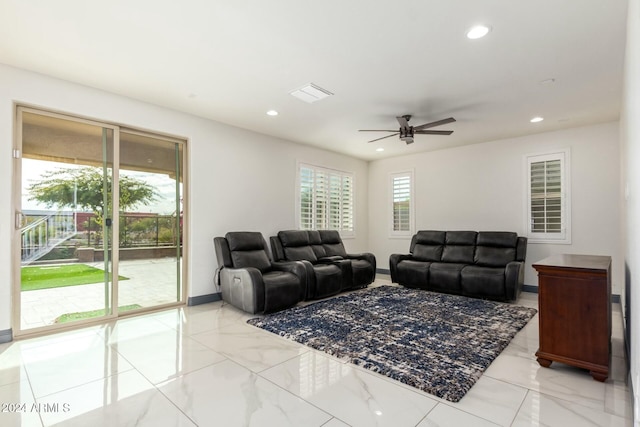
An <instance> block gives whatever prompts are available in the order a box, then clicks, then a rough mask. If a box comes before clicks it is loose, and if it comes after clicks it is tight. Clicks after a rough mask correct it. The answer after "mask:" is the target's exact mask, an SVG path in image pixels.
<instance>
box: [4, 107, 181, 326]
mask: <svg viewBox="0 0 640 427" xmlns="http://www.w3.org/2000/svg"><path fill="white" fill-rule="evenodd" d="M13 112H14V144H13V185H12V188H13V195H12V204H11V210H12V213H13V222H14V223H13V225H12V227H13V233H12V236H13V237H12V243H11V248H12V268H11V277H10V280H11V301H12V310H11V311H12V313H11V322H12V330H13V336H14V337H15V338H23V337H30V336H37V335H44V334H48V333H53V332H57V331H60V330H68V329H76V328H81V327H85V326H87V325H92V324H100V323H104V322H107V321H111V320H114V319H117V318H119V317H126V316H130V315H138V314H141V313H146V312H152V311H158V310H162V309H166V308H170V307H176V306H181V305H185V304H186V299H187V294H188V289H187V283H188V281H187V272H188V262H189V259H188V250H187V248H188V241H189V232H188V231H189V230H188V224H189V221H188V215H189V209H187V206H188V203H187V201H188V199H187V198H188V194H189V192H188V173H187V171H188V169H187V168H186V165H187V164H188V150H187V148H188V145H187V142H188V140H187V138H181V137H177V136H175V137H174V136H170V135H166V134H161V133H156V132H148V131H142V130H138V129H135V128H130V127H127V126H123V125H119V124H114V123H109V122H107V121H101V120H95V119H91V118H85V117H80V116H77V115H74V114H66V113H62V112H55V111H52V110H50V109H42V108H40V107H37V106H29V105H28V104H23V103H14V105H13ZM24 112H27V113H33V114H39V115H44V116H48V117H52V118H58V119H62V120H70V121H74V122H78V123H83V124H87V125H92V126H98V127H101V128H103V129H110V130H112V132H113V159H112V169H113V176H112V186H113V188H112V193H111V194H112V196H111V197H112V199H113V200H112V215H111V216H112V221H111V223H112V226H111V234H112V245H111V254H112V255H111V261H112V264H111V272H112V280H111V286H110V288H109V289H108V290H109V291H110V295H109V296H108V297H109V304H110V307H105V309H109V308H110V312H109V311H105V315H104V316H100V317H98V318H93V319H86V320H78V321H74V322H70V323H63V324H59V325H55V324H54V325H47V326H42V327H37V328H31V329H25V330H23V329H22V322H21V309H22V300H21V292H22V291H21V286H20V285H21V280H20V277H21V262H20V259H21V258H20V254H21V251H22V247H21V239H20V229H21V228H22V224H21V222H22V212H21V210H22V200H21V199H22V194H21V193H22V160H23V157H22V141H23V133H22V124H23V117H22V115H23V113H24ZM121 131H122V132H127V133H135V134H138V135H143V136H149V137H153V138H156V139H162V140H166V141H170V142H173V143H176V144H180V145H181V146H182V158H181V159H180V161H179V167H180V170H179V171H177V172H178V173H181V174H182V175H181V176H182V190H183V191H182V198H183V200H182V206H183V214H182V215H183V216H182V226H181V232H182V236H183V237H182V250H180V246H181V245H180V244H178V254H181V255H182V260H181V261H180V258H178V259H177V265H178V270H179V271H178V273H179V274H178V275H177V279H178V280H179V283H178V284H177V285H179V286H177V294H176V296H177V297H178V298H177V299H178V300H177V301H176V302H171V303H166V304H159V305H156V306H153V307H148V308H141V309H138V310H132V311H125V312H123V313H122V314H120V313H119V312H118V277H119V276H118V272H119V267H118V264H119V247H120V221H119V215H120V206H119V205H120V188H119V176H120V132H121ZM103 160H104V159H103ZM177 164H178V163H177ZM176 181H177V182H178V184H179V177H176ZM177 215H180V213H179V212H178V213H177ZM178 222H179V219H178ZM180 262H182V267H181V268H180V267H179V266H180Z"/></svg>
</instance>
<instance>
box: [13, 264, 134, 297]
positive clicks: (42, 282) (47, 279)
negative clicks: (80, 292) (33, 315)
mask: <svg viewBox="0 0 640 427" xmlns="http://www.w3.org/2000/svg"><path fill="white" fill-rule="evenodd" d="M109 279H111V275H109ZM118 280H128V278H127V277H123V276H118ZM101 282H104V270H100V269H99V268H94V267H90V266H88V265H85V264H67V265H55V266H54V265H44V266H39V267H22V272H21V289H22V290H23V291H34V290H37V289H48V288H61V287H64V286H76V285H87V284H89V283H101Z"/></svg>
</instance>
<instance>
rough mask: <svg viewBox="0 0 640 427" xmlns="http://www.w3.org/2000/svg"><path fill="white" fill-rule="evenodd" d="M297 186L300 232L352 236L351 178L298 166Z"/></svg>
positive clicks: (352, 194) (348, 175)
mask: <svg viewBox="0 0 640 427" xmlns="http://www.w3.org/2000/svg"><path fill="white" fill-rule="evenodd" d="M299 185H300V206H299V209H300V229H302V230H323V229H327V230H339V231H343V232H353V229H354V225H353V224H354V221H353V197H354V193H353V175H351V174H349V173H346V172H340V171H333V170H330V169H323V168H318V167H314V166H309V165H301V166H300V182H299ZM347 234H348V233H347Z"/></svg>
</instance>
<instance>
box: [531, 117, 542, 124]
mask: <svg viewBox="0 0 640 427" xmlns="http://www.w3.org/2000/svg"><path fill="white" fill-rule="evenodd" d="M543 120H544V117H540V116H538V117H534V118H533V119H531V120H529V121H530V122H531V123H539V122H541V121H543Z"/></svg>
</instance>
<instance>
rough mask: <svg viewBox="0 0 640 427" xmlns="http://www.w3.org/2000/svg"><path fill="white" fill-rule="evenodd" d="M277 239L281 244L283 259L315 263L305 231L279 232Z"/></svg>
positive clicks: (314, 256)
mask: <svg viewBox="0 0 640 427" xmlns="http://www.w3.org/2000/svg"><path fill="white" fill-rule="evenodd" d="M278 239H280V243H281V244H282V249H283V251H284V257H285V259H287V260H289V261H300V260H307V261H311V262H316V261H317V260H318V257H317V256H316V254H315V252H314V251H313V248H312V247H311V243H310V242H309V233H308V232H307V231H306V230H290V231H280V232H279V233H278Z"/></svg>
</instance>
